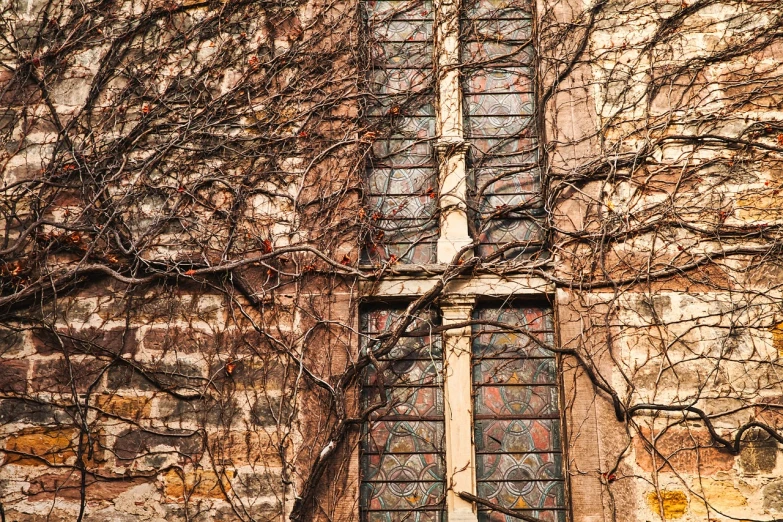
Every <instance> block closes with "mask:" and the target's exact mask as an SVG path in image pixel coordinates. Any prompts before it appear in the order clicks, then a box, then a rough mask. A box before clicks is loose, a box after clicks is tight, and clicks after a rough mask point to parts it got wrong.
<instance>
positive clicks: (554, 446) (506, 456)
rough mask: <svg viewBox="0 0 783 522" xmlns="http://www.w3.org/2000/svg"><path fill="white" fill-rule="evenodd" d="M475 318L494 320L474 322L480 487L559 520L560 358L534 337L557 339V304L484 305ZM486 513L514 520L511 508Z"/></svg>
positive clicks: (501, 500)
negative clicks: (507, 511)
mask: <svg viewBox="0 0 783 522" xmlns="http://www.w3.org/2000/svg"><path fill="white" fill-rule="evenodd" d="M474 319H476V320H479V321H482V320H483V321H491V322H492V324H484V325H481V324H477V325H474V327H473V387H474V397H475V402H474V406H473V411H474V418H475V421H474V423H475V426H474V429H475V437H474V440H475V444H476V481H477V488H478V494H479V496H481V497H483V498H486V499H488V500H490V501H492V502H494V503H496V504H498V505H500V506H503V507H505V508H508V509H512V510H520V512H524V513H527V514H530V515H533V513H534V512H535V513H538V514H541V515H542V516H544V517H545V518H543V520H553V521H554V520H557V521H559V520H561V517H562V516H564V511H563V509H564V506H565V497H564V489H563V488H564V486H563V484H564V483H563V463H562V456H561V443H560V418H559V405H558V402H559V392H558V388H557V375H556V364H555V359H554V357H553V356H552V352H551V351H549V350H546V349H545V347H544V346H540V345H538V344H536V343H534V342H533V341H532V339H531V337H533V338H534V339H538V340H540V341H541V342H542V343H546V342H551V340H552V339H551V329H552V317H551V312H550V311H549V310H548V309H542V308H531V307H525V308H522V307H517V308H514V307H507V308H482V309H479V310H477V311H476V312H475V313H474ZM512 329H521V330H526V331H528V332H530V336H526V335H524V333H511V332H509V330H512ZM481 513H483V514H482V515H481V517H480V520H483V521H495V520H498V521H504V522H505V520H506V518H504V517H505V516H506V515H503V516H500V514H497V513H494V512H491V511H487V510H484V511H482V512H481ZM533 516H538V515H533ZM512 519H513V517H509V520H512Z"/></svg>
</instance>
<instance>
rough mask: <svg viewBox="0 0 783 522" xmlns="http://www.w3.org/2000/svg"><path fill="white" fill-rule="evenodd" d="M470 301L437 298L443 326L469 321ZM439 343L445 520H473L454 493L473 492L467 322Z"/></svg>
mask: <svg viewBox="0 0 783 522" xmlns="http://www.w3.org/2000/svg"><path fill="white" fill-rule="evenodd" d="M474 302H475V299H474V298H473V297H467V296H465V297H462V296H460V297H455V298H447V299H445V300H443V301H441V313H442V314H443V324H444V326H447V325H449V324H456V323H463V322H465V321H469V320H470V319H471V314H472V312H473V304H474ZM443 346H444V365H443V373H444V382H443V392H444V400H445V419H446V487H447V492H446V508H447V509H448V519H449V522H476V520H477V515H476V510H475V508H474V506H473V503H472V502H468V501H465V500H463V499H461V498H459V496H458V495H457V493H459V492H466V493H472V494H474V495H475V494H476V465H475V456H474V452H473V399H472V397H471V382H472V378H471V348H470V326H463V327H458V328H454V329H449V330H446V331H445V332H444V333H443Z"/></svg>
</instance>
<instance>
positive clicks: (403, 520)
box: [365, 506, 446, 522]
mask: <svg viewBox="0 0 783 522" xmlns="http://www.w3.org/2000/svg"><path fill="white" fill-rule="evenodd" d="M438 509H439V510H438V511H434V510H433V509H432V508H431V507H430V508H429V509H425V508H422V509H420V510H417V511H411V510H410V509H403V510H400V511H380V512H378V511H370V512H365V517H366V520H367V522H445V520H446V514H445V513H444V512H443V511H441V509H442V507H440V506H439V507H438Z"/></svg>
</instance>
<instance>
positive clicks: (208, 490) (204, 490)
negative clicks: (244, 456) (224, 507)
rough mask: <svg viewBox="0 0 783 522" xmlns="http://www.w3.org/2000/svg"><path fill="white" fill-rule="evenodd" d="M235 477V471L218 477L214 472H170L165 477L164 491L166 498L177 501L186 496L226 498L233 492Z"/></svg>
mask: <svg viewBox="0 0 783 522" xmlns="http://www.w3.org/2000/svg"><path fill="white" fill-rule="evenodd" d="M180 473H182V474H180ZM233 477H234V472H233V471H226V472H225V474H221V475H220V476H218V475H217V474H216V473H215V472H213V471H202V470H198V471H195V472H186V473H183V472H178V471H175V470H170V471H168V472H167V473H166V474H165V475H163V483H164V491H165V493H166V496H168V497H171V498H175V499H183V498H185V496H186V495H187V496H188V497H200V498H215V499H220V498H225V495H226V493H228V492H230V491H231V479H232V478H233ZM224 490H225V492H226V493H224Z"/></svg>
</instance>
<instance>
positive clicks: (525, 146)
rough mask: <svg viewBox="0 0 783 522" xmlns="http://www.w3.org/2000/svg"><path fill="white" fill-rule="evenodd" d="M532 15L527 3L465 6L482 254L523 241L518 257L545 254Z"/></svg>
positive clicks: (466, 83) (472, 166) (495, 0)
mask: <svg viewBox="0 0 783 522" xmlns="http://www.w3.org/2000/svg"><path fill="white" fill-rule="evenodd" d="M531 12H532V6H531V5H530V2H528V1H526V0H467V1H466V2H465V3H464V6H463V9H462V15H461V31H462V35H461V37H462V42H463V48H462V61H463V63H464V64H466V67H465V74H464V76H463V78H464V80H463V93H464V94H463V99H464V104H463V105H464V107H465V128H466V133H467V139H468V142H469V143H470V152H469V154H468V162H469V170H470V172H469V174H470V182H471V190H472V192H473V193H474V194H475V197H474V198H473V200H474V203H473V205H471V207H472V211H473V215H474V219H475V221H476V222H477V230H478V231H479V238H478V239H479V241H480V243H481V245H480V246H479V247H478V249H477V250H478V253H479V254H480V255H487V254H490V253H492V252H495V251H497V250H498V249H499V248H501V247H502V246H503V245H504V244H507V243H512V242H521V243H523V246H521V247H520V248H513V249H510V250H508V251H507V252H506V253H505V254H504V257H505V258H507V259H508V258H513V257H516V256H519V255H523V254H528V253H530V252H537V251H538V250H540V248H541V246H542V243H543V241H544V231H543V228H542V226H541V221H542V219H543V208H542V207H543V204H542V203H543V202H542V198H541V172H540V169H539V167H538V160H539V158H538V150H537V148H538V142H537V137H536V134H535V121H534V108H535V107H534V92H533V82H532V78H533V68H532V64H533V60H534V53H533V48H532V45H531V42H530V38H531V35H532V17H531Z"/></svg>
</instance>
